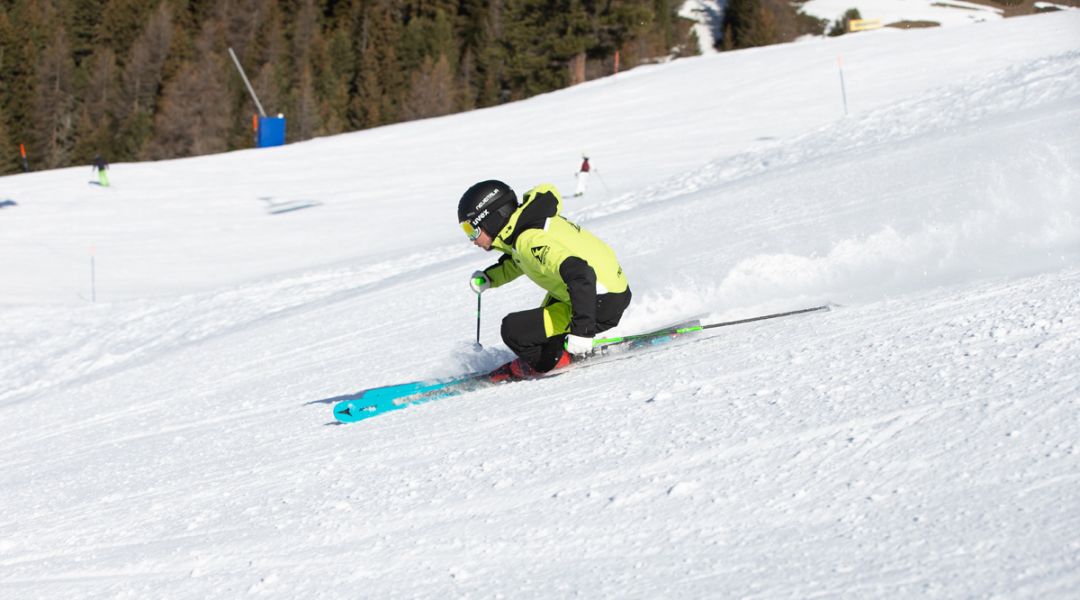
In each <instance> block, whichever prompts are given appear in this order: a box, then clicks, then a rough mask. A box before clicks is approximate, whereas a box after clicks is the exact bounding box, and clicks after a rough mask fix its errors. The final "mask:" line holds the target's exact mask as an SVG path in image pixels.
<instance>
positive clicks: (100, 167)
mask: <svg viewBox="0 0 1080 600" xmlns="http://www.w3.org/2000/svg"><path fill="white" fill-rule="evenodd" d="M108 168H109V163H108V162H106V160H105V159H104V158H101V155H100V154H99V155H97V156H95V157H94V165H93V166H92V167H90V171H91V172H93V171H97V174H98V185H100V186H101V187H109V176H108V175H106V174H105V171H106V170H107V169H108Z"/></svg>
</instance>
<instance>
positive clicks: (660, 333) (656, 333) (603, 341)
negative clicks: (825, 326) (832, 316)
mask: <svg viewBox="0 0 1080 600" xmlns="http://www.w3.org/2000/svg"><path fill="white" fill-rule="evenodd" d="M819 310H829V305H828V304H822V305H821V306H815V307H812V308H803V309H800V310H790V311H788V312H782V313H774V314H771V315H762V316H760V317H751V318H749V319H739V320H738V321H725V322H723V323H711V324H709V325H695V326H693V327H678V328H674V329H666V330H664V331H654V332H652V333H642V334H640V335H627V336H623V337H613V338H604V339H599V340H593V347H596V346H603V345H606V344H617V343H620V342H632V341H634V340H644V339H648V338H654V337H661V336H665V335H673V334H679V333H692V332H695V331H704V330H706V329H715V328H717V327H727V326H729V325H741V324H742V323H750V322H753V321H764V320H765V319H776V318H778V317H789V316H791V315H801V314H803V313H810V312H817V311H819Z"/></svg>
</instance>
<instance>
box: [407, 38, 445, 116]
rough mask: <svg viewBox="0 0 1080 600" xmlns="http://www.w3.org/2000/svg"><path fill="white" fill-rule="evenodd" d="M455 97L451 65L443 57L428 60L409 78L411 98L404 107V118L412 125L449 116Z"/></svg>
mask: <svg viewBox="0 0 1080 600" xmlns="http://www.w3.org/2000/svg"><path fill="white" fill-rule="evenodd" d="M456 97H457V93H456V91H455V86H454V76H453V73H452V72H451V70H450V62H449V61H448V60H446V57H445V56H443V55H441V54H440V55H439V59H438V60H437V61H432V60H431V57H430V56H429V57H427V58H425V59H424V63H423V64H422V65H420V68H419V69H417V70H416V71H414V72H413V74H412V77H411V78H410V91H409V97H408V99H407V100H406V101H405V103H404V105H403V106H402V111H401V118H402V119H404V120H406V121H409V120H413V119H426V118H428V117H440V116H442V115H448V114H450V113H451V112H453V111H454V102H455V99H456Z"/></svg>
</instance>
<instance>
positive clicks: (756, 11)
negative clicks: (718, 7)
mask: <svg viewBox="0 0 1080 600" xmlns="http://www.w3.org/2000/svg"><path fill="white" fill-rule="evenodd" d="M776 41H778V40H777V33H776V27H775V22H774V18H773V17H772V15H771V13H770V11H768V10H766V9H765V7H764V6H762V3H761V0H730V1H729V2H728V4H727V8H725V9H724V47H725V48H728V49H737V48H752V47H755V46H766V45H769V44H773V43H775V42H776Z"/></svg>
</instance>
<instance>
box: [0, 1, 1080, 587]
mask: <svg viewBox="0 0 1080 600" xmlns="http://www.w3.org/2000/svg"><path fill="white" fill-rule="evenodd" d="M1078 34H1080V14H1077V13H1074V12H1069V13H1056V14H1049V15H1040V16H1036V17H1026V18H1017V19H1009V20H1005V21H995V22H989V23H982V24H978V25H974V26H971V27H959V28H951V29H935V30H924V31H909V32H902V33H894V34H893V35H875V36H844V37H843V38H838V39H834V40H820V41H816V42H806V43H800V44H794V45H788V46H781V47H770V48H764V49H758V50H752V51H744V52H737V53H727V54H721V55H715V56H707V57H701V58H697V59H690V60H680V61H676V62H673V63H670V64H667V65H659V66H655V67H649V68H641V69H635V70H633V71H630V72H627V73H623V74H620V75H619V76H618V77H614V78H609V79H605V80H599V81H595V82H590V83H588V84H585V85H581V86H578V87H575V88H573V89H570V90H565V91H562V92H559V93H554V94H549V95H546V96H542V97H538V98H534V99H531V100H529V101H525V102H520V103H516V104H512V105H507V106H503V107H499V108H494V109H487V110H481V111H475V112H473V113H469V114H465V115H457V116H452V117H446V118H441V119H434V120H429V121H422V122H417V123H409V124H403V125H397V126H393V127H386V128H381V129H378V130H373V131H367V132H360V133H356V134H349V135H343V136H338V137H334V138H326V139H320V140H315V141H312V142H307V143H302V144H294V145H290V146H286V147H282V148H278V149H272V150H261V151H255V150H253V151H245V152H235V153H231V154H227V155H220V156H212V157H200V158H194V159H187V160H178V161H168V162H159V163H141V164H122V165H114V168H113V170H112V173H111V178H112V179H113V181H114V187H113V188H110V189H99V188H96V187H93V186H88V185H87V184H86V183H85V182H86V180H87V179H88V178H89V177H88V176H89V170H88V169H87V170H82V169H66V170H58V171H51V172H43V173H33V174H30V175H19V176H14V177H6V178H2V179H0V196H3V197H11V198H13V199H15V200H16V201H17V202H18V206H17V207H10V208H5V209H3V212H0V253H2V254H3V256H5V258H6V260H5V261H3V264H2V265H0V281H2V282H3V284H2V287H0V381H2V382H3V386H2V387H0V424H2V428H0V457H2V459H0V464H2V469H0V492H2V493H0V596H3V597H5V598H6V597H12V598H57V597H63V598H100V597H110V598H111V597H138V598H141V597H162V598H208V597H210V598H237V597H249V596H250V597H279V598H292V597H304V598H318V597H326V598H334V597H342V598H345V597H349V598H352V597H371V598H384V597H432V598H434V597H445V596H475V597H498V596H512V597H523V598H546V597H553V596H554V597H562V596H570V595H582V596H586V597H635V598H647V597H672V598H683V597H809V596H820V595H824V596H839V597H860V598H862V597H887V598H895V597H910V596H914V595H920V596H935V597H973V596H978V597H982V596H1005V597H1038V598H1045V597H1055V598H1068V597H1072V596H1073V595H1075V592H1076V590H1077V589H1080V533H1077V532H1080V508H1078V507H1080V501H1078V500H1080V499H1078V497H1077V496H1078V494H1077V489H1078V487H1077V486H1078V483H1080V442H1078V441H1077V440H1080V419H1078V414H1080V413H1078V409H1080V406H1078V403H1080V378H1078V375H1077V373H1080V358H1078V357H1080V301H1078V297H1080V205H1078V198H1080V160H1078V158H1080V35H1078ZM839 55H842V56H843V59H844V63H843V64H844V75H845V81H846V84H847V92H848V100H849V107H850V111H851V112H850V114H849V115H848V116H847V117H843V116H842V115H843V109H842V105H841V99H840V91H839V82H838V80H837V72H836V69H837V63H836V58H837V56H839ZM583 150H585V151H588V152H589V154H590V157H592V159H593V160H592V162H593V164H594V166H595V167H596V168H597V169H598V175H599V176H600V177H598V178H594V180H593V181H592V187H591V188H590V191H589V193H588V194H587V196H586V197H585V198H584V199H567V201H566V205H567V206H566V211H567V214H568V216H569V217H571V218H573V219H575V220H577V221H579V222H581V223H582V224H584V225H586V226H587V227H588V228H589V229H591V230H593V231H595V232H597V233H598V234H600V235H601V237H603V238H605V239H607V240H608V241H609V242H610V243H611V244H612V246H614V247H615V248H616V250H617V251H618V253H619V255H620V258H621V259H622V262H623V265H624V267H625V269H626V271H627V273H628V275H629V278H630V281H631V285H632V287H633V290H634V294H635V299H634V303H633V305H632V306H631V308H630V310H629V311H628V313H627V314H626V316H625V318H624V322H623V323H622V324H621V325H620V327H619V328H618V329H617V331H616V333H617V332H621V333H633V332H636V331H640V330H642V329H645V328H648V327H654V326H659V325H663V324H665V323H669V322H672V321H675V320H679V319H682V318H685V317H688V316H696V315H702V316H703V318H704V319H705V320H706V321H718V320H725V319H730V318H739V317H745V316H753V315H756V314H762V313H766V312H772V311H778V310H786V309H793V308H801V307H804V306H811V305H814V304H818V303H823V302H834V303H837V304H838V306H836V307H834V309H833V310H832V311H830V312H828V313H823V314H814V315H807V316H801V317H793V318H790V319H785V320H776V321H763V322H759V323H755V324H749V325H744V326H739V327H733V328H725V329H720V330H716V331H715V332H712V333H710V334H707V335H702V336H700V338H699V339H696V340H687V341H685V342H683V343H679V344H673V345H670V346H667V347H661V348H657V349H655V350H653V351H650V352H647V353H643V354H641V355H634V356H629V357H627V358H624V359H622V360H618V361H614V362H611V363H610V364H608V365H605V366H603V367H597V368H589V369H582V370H580V371H576V372H573V373H568V374H566V375H564V376H559V377H553V378H550V379H545V380H540V381H533V382H526V383H517V384H512V385H507V386H501V387H497V388H494V389H489V390H484V391H481V392H477V393H472V394H468V395H466V396H463V397H460V398H457V399H454V400H445V401H439V402H433V403H429V404H425V405H422V406H418V407H415V408H409V409H407V410H404V411H399V412H397V413H394V414H390V415H386V416H385V417H380V418H379V419H376V420H373V421H370V422H366V423H360V424H357V425H354V426H347V427H341V426H329V422H330V421H331V415H330V412H329V404H328V403H329V402H331V401H333V399H335V398H339V397H342V396H344V395H347V394H349V393H352V392H355V391H357V390H359V389H363V388H365V387H370V386H374V385H380V384H386V383H394V382H399V381H404V380H408V379H411V378H416V377H420V376H430V375H445V374H448V373H454V372H460V371H462V370H465V369H475V368H481V367H488V366H494V365H495V364H498V363H499V362H500V361H502V360H505V359H506V358H508V351H507V350H506V348H505V347H504V346H503V345H502V344H501V343H499V341H498V322H499V317H500V316H501V315H502V314H505V313H506V312H508V311H511V310H516V309H520V308H524V307H529V306H532V305H533V304H534V303H535V302H537V301H538V300H539V298H540V295H541V294H540V293H539V292H538V291H537V290H536V288H535V287H534V286H532V285H531V284H528V283H527V282H520V283H517V284H515V285H513V286H509V287H507V288H502V289H500V290H496V291H494V292H492V293H489V294H485V295H484V307H483V322H482V341H483V342H484V345H485V348H486V349H485V351H483V352H479V353H476V352H473V351H472V350H471V348H470V345H471V342H472V340H473V335H474V333H475V316H474V310H475V301H476V299H475V297H474V296H473V295H472V294H471V293H469V292H468V291H467V284H466V281H465V280H466V278H467V276H468V273H470V272H472V270H474V269H476V268H479V267H482V266H485V265H486V264H488V263H489V262H490V261H491V260H493V259H494V257H493V256H490V255H483V254H482V253H481V252H480V251H479V250H477V249H475V248H472V247H471V246H470V245H469V244H467V243H466V242H465V241H464V240H463V239H461V238H462V236H461V233H460V230H459V229H458V228H457V227H456V225H455V223H454V222H453V210H454V207H455V204H456V199H457V197H458V196H459V195H460V193H461V191H462V190H464V189H465V188H466V187H467V186H468V185H469V184H471V183H472V182H473V181H475V180H478V179H481V178H486V177H493V176H495V177H502V178H505V179H506V180H507V181H508V182H510V183H511V184H512V185H513V186H514V187H515V188H516V189H517V190H518V191H519V192H521V191H524V190H525V189H527V188H528V187H529V186H531V185H533V184H535V183H539V182H541V181H552V182H554V183H556V184H558V185H560V186H561V187H563V188H564V189H565V188H569V187H570V185H571V182H572V178H571V175H572V173H573V171H574V169H575V168H576V166H577V165H576V163H577V160H578V159H579V156H580V153H581V152H582V151H583ZM261 198H270V200H262V199H261ZM295 201H310V202H317V203H319V205H318V206H313V207H310V208H305V209H302V210H297V211H293V212H286V213H282V214H269V213H268V212H267V206H268V205H270V204H276V203H284V202H295ZM91 247H93V256H94V259H95V267H96V288H97V289H96V294H97V300H98V301H97V302H96V303H90V302H88V301H87V300H86V299H87V298H89V296H90V289H89V288H90V285H89V283H90V281H89V280H90V273H89V259H90V256H91V250H90V248H91Z"/></svg>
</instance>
